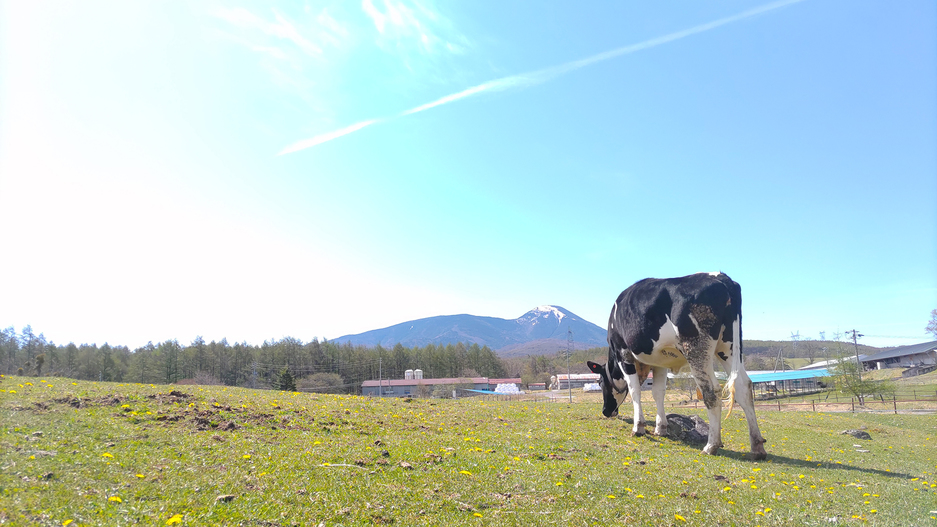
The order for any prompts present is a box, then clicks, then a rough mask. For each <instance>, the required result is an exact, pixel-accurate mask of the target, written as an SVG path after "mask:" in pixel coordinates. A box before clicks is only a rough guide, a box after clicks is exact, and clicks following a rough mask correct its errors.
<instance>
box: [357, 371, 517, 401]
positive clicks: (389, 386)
mask: <svg viewBox="0 0 937 527" xmlns="http://www.w3.org/2000/svg"><path fill="white" fill-rule="evenodd" d="M416 371H419V370H416ZM420 373H421V374H422V372H420ZM408 377H409V376H408ZM508 385H511V386H514V387H515V390H516V389H518V388H519V387H520V385H521V380H520V379H489V378H488V377H452V378H445V379H424V378H423V376H422V375H419V376H416V375H414V376H413V377H410V378H405V379H384V380H382V381H376V380H375V381H364V382H363V383H361V395H372V396H379V395H382V396H385V397H411V396H412V397H429V396H430V395H432V394H433V392H434V391H435V390H437V389H438V388H440V387H444V389H445V390H446V391H447V392H451V391H452V390H457V389H465V390H476V391H479V392H493V391H494V390H495V389H497V388H498V386H501V388H500V389H501V390H502V392H506V391H507V390H509V388H508Z"/></svg>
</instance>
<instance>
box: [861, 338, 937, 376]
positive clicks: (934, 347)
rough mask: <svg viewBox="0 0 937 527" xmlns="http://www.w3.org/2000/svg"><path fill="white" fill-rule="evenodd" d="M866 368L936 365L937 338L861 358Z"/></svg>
mask: <svg viewBox="0 0 937 527" xmlns="http://www.w3.org/2000/svg"><path fill="white" fill-rule="evenodd" d="M862 364H863V365H865V367H866V369H870V370H872V369H879V370H880V369H883V368H911V367H913V366H934V365H937V340H935V341H932V342H922V343H921V344H912V345H910V346H899V347H897V348H892V349H890V350H885V351H880V352H878V353H875V354H874V355H869V356H867V357H865V358H863V359H862Z"/></svg>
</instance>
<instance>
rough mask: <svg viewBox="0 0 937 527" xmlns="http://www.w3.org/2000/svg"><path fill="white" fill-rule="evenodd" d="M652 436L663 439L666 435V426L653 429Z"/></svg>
mask: <svg viewBox="0 0 937 527" xmlns="http://www.w3.org/2000/svg"><path fill="white" fill-rule="evenodd" d="M654 435H656V436H657V437H664V436H666V435H667V427H666V426H658V427H656V428H654Z"/></svg>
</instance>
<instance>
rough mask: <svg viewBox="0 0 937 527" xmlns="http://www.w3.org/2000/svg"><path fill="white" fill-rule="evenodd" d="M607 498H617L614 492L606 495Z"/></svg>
mask: <svg viewBox="0 0 937 527" xmlns="http://www.w3.org/2000/svg"><path fill="white" fill-rule="evenodd" d="M606 498H608V499H610V500H613V499H615V495H614V494H609V495H608V496H606Z"/></svg>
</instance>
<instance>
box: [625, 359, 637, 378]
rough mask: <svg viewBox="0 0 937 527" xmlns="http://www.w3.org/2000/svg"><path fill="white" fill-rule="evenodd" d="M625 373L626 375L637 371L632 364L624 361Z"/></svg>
mask: <svg viewBox="0 0 937 527" xmlns="http://www.w3.org/2000/svg"><path fill="white" fill-rule="evenodd" d="M625 373H626V374H628V375H634V374H636V373H638V370H637V368H635V367H634V364H628V363H627V362H626V363H625Z"/></svg>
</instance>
